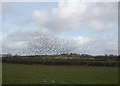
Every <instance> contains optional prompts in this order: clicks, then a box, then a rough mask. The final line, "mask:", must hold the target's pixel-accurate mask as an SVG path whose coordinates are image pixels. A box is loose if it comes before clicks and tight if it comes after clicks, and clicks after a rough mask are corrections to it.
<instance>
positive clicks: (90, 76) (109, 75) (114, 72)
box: [2, 63, 118, 84]
mask: <svg viewBox="0 0 120 86" xmlns="http://www.w3.org/2000/svg"><path fill="white" fill-rule="evenodd" d="M2 75H3V84H117V83H118V68H116V67H88V66H63V65H62V66H57V65H54V66H52V65H51V66H50V65H24V64H5V63H4V64H3V74H2Z"/></svg>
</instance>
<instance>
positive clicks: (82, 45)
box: [0, 0, 118, 55]
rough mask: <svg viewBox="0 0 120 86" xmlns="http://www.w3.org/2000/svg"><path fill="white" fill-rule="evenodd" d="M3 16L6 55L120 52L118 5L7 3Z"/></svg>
mask: <svg viewBox="0 0 120 86" xmlns="http://www.w3.org/2000/svg"><path fill="white" fill-rule="evenodd" d="M0 16H2V31H1V32H2V33H0V41H2V53H12V54H22V53H23V52H24V54H28V53H29V52H26V51H29V50H31V51H30V52H32V51H34V52H32V54H34V53H37V54H41V53H39V52H40V51H43V52H42V53H44V54H50V53H51V52H56V53H58V52H59V53H60V52H61V53H64V52H66V51H69V53H70V52H73V53H80V54H81V53H88V54H92V55H101V54H117V53H118V3H117V2H80V1H79V0H76V2H75V1H74V0H60V1H58V2H3V3H2V15H0ZM44 35H45V36H44ZM37 37H39V38H37ZM41 37H43V38H42V39H41ZM44 39H46V40H47V41H44ZM63 40H64V41H63ZM42 41H43V42H44V43H43V42H42ZM36 44H38V45H39V46H38V45H36ZM52 45H53V46H54V47H53V46H52ZM35 46H37V48H35ZM50 46H51V47H50ZM61 46H62V47H61ZM63 47H64V48H65V49H66V51H65V49H63ZM40 49H41V50H40ZM49 49H50V50H49ZM36 50H37V51H36ZM35 51H36V52H35ZM48 51H49V53H45V52H48ZM56 53H55V54H56ZM67 53H68V52H67Z"/></svg>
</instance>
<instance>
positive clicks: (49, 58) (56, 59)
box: [2, 54, 120, 66]
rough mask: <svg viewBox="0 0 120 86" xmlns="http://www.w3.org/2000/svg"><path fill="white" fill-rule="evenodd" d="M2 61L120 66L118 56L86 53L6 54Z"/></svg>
mask: <svg viewBox="0 0 120 86" xmlns="http://www.w3.org/2000/svg"><path fill="white" fill-rule="evenodd" d="M2 62H3V63H18V64H31V65H32V64H42V65H85V66H120V64H119V56H116V55H104V56H103V55H101V56H91V55H87V54H82V55H79V54H69V55H68V54H61V55H34V56H19V55H15V56H12V55H8V56H4V57H3V58H2Z"/></svg>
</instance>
